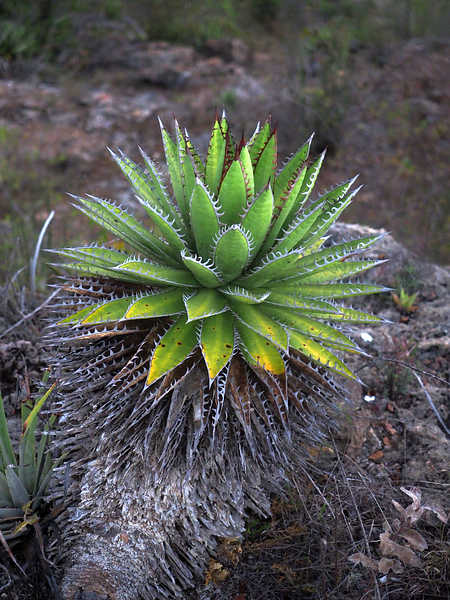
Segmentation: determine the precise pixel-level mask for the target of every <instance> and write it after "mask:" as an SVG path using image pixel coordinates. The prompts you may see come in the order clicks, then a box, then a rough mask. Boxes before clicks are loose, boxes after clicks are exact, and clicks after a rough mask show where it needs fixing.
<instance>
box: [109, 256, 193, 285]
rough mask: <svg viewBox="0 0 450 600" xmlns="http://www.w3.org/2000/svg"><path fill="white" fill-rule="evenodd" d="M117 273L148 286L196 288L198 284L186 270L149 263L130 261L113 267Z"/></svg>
mask: <svg viewBox="0 0 450 600" xmlns="http://www.w3.org/2000/svg"><path fill="white" fill-rule="evenodd" d="M115 271H116V272H117V273H122V272H123V273H130V274H132V275H133V276H134V277H135V278H136V279H139V280H140V281H142V282H143V283H146V284H148V285H152V284H156V285H159V284H163V285H175V286H181V287H184V286H186V287H197V286H198V282H197V281H196V280H195V279H194V277H193V276H192V274H191V273H189V272H188V271H186V269H176V268H175V267H167V266H165V265H156V264H153V263H151V262H147V261H145V262H144V261H143V260H137V259H130V260H129V261H127V262H124V263H123V264H121V265H118V266H117V267H115Z"/></svg>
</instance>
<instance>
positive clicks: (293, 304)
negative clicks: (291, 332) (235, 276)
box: [253, 286, 338, 313]
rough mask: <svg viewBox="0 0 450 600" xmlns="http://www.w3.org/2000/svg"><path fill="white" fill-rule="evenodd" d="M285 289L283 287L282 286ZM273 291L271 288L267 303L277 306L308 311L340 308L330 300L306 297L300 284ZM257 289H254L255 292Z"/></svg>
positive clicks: (331, 310) (332, 310)
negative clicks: (292, 288)
mask: <svg viewBox="0 0 450 600" xmlns="http://www.w3.org/2000/svg"><path fill="white" fill-rule="evenodd" d="M324 287H326V286H324ZM282 290H283V288H282ZM282 290H280V291H273V290H272V289H271V291H270V293H269V294H268V296H269V297H268V298H267V300H266V304H274V305H276V306H286V307H288V308H297V309H302V311H303V310H307V311H311V312H314V311H319V312H324V311H327V312H328V311H329V312H332V313H333V312H338V308H337V307H336V306H334V305H333V304H330V303H329V302H321V301H320V300H311V298H308V297H305V296H306V294H303V288H302V287H301V286H299V287H298V288H296V289H295V290H289V291H287V292H284V291H282ZM255 291H256V290H253V292H255Z"/></svg>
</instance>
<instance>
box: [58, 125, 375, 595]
mask: <svg viewBox="0 0 450 600" xmlns="http://www.w3.org/2000/svg"><path fill="white" fill-rule="evenodd" d="M161 132H162V140H163V145H164V152H165V158H166V164H167V170H168V177H169V186H168V187H166V185H165V183H164V180H163V177H162V176H161V174H160V172H159V171H158V169H157V166H156V164H155V163H154V162H153V161H152V160H151V159H150V158H149V157H148V156H147V155H146V154H145V153H144V152H143V151H142V150H141V154H142V158H143V162H144V166H138V165H137V164H135V163H134V162H133V161H131V160H130V159H129V158H127V157H126V156H125V155H124V154H123V153H121V152H112V151H110V152H111V155H112V157H113V159H114V160H115V161H116V162H117V164H118V165H119V167H120V169H121V170H122V172H123V173H124V174H125V175H126V177H127V178H128V179H129V181H130V183H131V185H132V187H133V189H134V191H135V193H136V197H137V199H138V201H139V203H140V204H141V205H142V207H143V209H144V210H145V212H146V213H147V216H148V217H149V221H150V223H149V224H144V223H143V222H141V221H140V220H138V219H137V218H135V217H133V216H131V215H130V214H129V212H128V211H127V210H126V209H125V208H123V207H120V206H118V205H116V204H114V203H113V202H111V201H107V200H104V199H100V198H97V197H93V196H87V197H78V196H74V197H73V198H74V200H75V206H76V207H77V208H78V209H79V210H80V211H81V212H82V213H84V214H85V215H86V216H87V217H89V218H90V219H92V220H93V221H95V222H96V223H98V224H99V225H100V226H101V227H103V228H104V229H106V230H107V231H109V232H110V233H111V234H113V236H114V237H115V238H119V242H117V241H115V242H113V243H111V244H110V245H98V244H94V245H90V246H86V247H76V248H65V249H63V250H59V251H58V252H59V254H60V255H61V256H63V257H64V258H65V259H66V262H65V263H64V264H63V268H64V269H65V270H66V271H72V272H74V275H73V276H71V277H70V278H69V279H68V280H66V282H65V283H64V284H63V285H62V286H61V293H60V299H59V301H58V303H57V304H56V305H55V310H56V311H57V312H58V313H59V314H61V313H62V315H61V316H62V317H63V318H61V317H59V321H58V323H57V325H58V327H56V328H55V332H54V334H53V336H54V344H55V346H57V353H56V359H55V363H56V364H55V366H56V368H58V369H62V370H63V371H64V372H65V373H66V375H65V383H64V384H63V385H65V387H66V393H65V396H64V398H62V399H61V401H60V410H62V411H64V412H65V414H66V417H67V421H68V422H69V423H70V424H71V426H70V427H71V428H70V429H69V433H70V435H69V436H68V437H66V443H67V444H68V445H69V446H70V447H71V448H72V449H75V448H76V447H78V449H80V447H84V448H90V449H91V450H90V451H84V461H85V462H84V464H85V465H87V464H88V463H89V460H92V458H93V457H97V458H96V460H97V461H98V460H99V459H98V457H99V456H101V457H102V459H101V461H102V467H101V468H100V470H99V471H98V472H97V474H96V475H95V476H93V475H92V473H91V476H90V479H89V482H90V483H89V484H88V485H87V487H86V489H87V488H89V486H90V488H91V492H92V490H93V489H96V493H95V494H94V492H92V493H91V502H94V500H92V499H93V498H94V497H97V498H98V497H99V496H105V495H108V494H105V486H106V487H108V486H109V485H110V480H108V477H111V476H113V477H114V478H115V481H118V480H119V479H120V477H125V479H123V480H122V481H123V485H124V486H125V487H126V486H129V480H128V479H127V477H129V476H130V475H129V474H130V472H132V471H133V468H134V467H135V473H138V475H136V477H141V473H142V468H144V469H147V471H151V473H152V476H151V478H150V479H151V484H149V483H148V480H147V483H146V485H147V488H148V486H149V485H151V486H152V487H153V488H154V489H159V490H160V492H158V493H160V496H158V501H156V500H155V502H156V503H157V504H158V506H159V505H165V504H164V503H166V502H167V494H166V493H165V492H164V489H165V488H164V485H166V486H167V485H169V484H170V485H173V481H174V480H175V479H176V477H175V476H174V475H173V474H174V469H175V472H176V473H178V476H179V479H180V480H183V481H191V482H192V478H194V479H195V477H196V478H197V479H196V481H197V483H196V484H195V485H196V486H197V490H196V492H195V494H197V496H196V497H197V498H200V499H199V500H198V501H197V503H196V504H195V502H194V501H192V502H194V504H195V506H196V507H197V508H192V507H191V509H192V510H191V509H190V510H191V513H189V514H190V517H189V519H184V520H183V523H184V525H183V527H185V528H186V527H187V525H186V522H187V521H188V520H189V522H191V521H192V522H191V525H190V527H191V529H192V531H191V533H190V534H189V532H187V533H185V540H187V539H189V542H186V547H184V548H183V549H182V550H180V552H181V554H182V556H183V559H182V560H175V559H174V558H173V557H172V555H171V553H170V552H169V550H166V551H165V553H163V554H164V555H165V557H166V558H165V560H167V561H168V563H169V564H170V566H169V567H167V568H164V569H162V568H161V571H164V573H166V575H164V576H163V575H160V583H159V586H160V587H159V588H155V589H157V590H159V591H155V592H154V593H155V595H154V596H152V595H151V593H150V592H149V593H148V596H145V595H144V597H149V598H150V597H151V598H153V597H160V596H158V594H162V592H161V589H162V588H163V587H164V586H163V584H162V583H161V580H162V579H164V578H165V579H164V580H165V581H166V583H165V584H164V585H166V588H167V589H171V590H172V592H171V593H173V590H174V589H175V588H176V587H177V585H178V586H179V589H181V588H182V587H183V585H187V583H186V581H190V582H191V583H192V580H191V579H190V578H189V577H188V576H187V575H186V562H189V563H190V566H189V568H190V569H191V570H194V571H195V570H196V567H195V563H196V561H198V555H199V554H201V552H202V551H204V546H208V544H209V542H208V541H205V539H209V538H210V537H211V534H217V535H225V534H227V533H228V534H230V535H231V534H233V532H234V534H235V533H236V530H238V531H239V528H240V527H241V525H242V515H243V510H244V508H245V507H246V506H251V507H253V508H254V509H256V510H261V511H263V512H267V511H268V510H270V508H269V503H268V499H267V495H264V494H263V493H262V492H261V491H260V488H261V489H262V488H264V489H268V486H267V485H266V483H265V482H267V481H271V482H272V484H273V485H272V488H271V489H273V487H274V486H275V487H276V486H277V485H280V482H282V481H286V480H289V470H290V469H291V468H296V466H297V465H299V464H301V457H302V456H303V455H304V454H305V451H306V447H307V445H310V444H312V443H314V442H317V441H320V440H321V439H322V437H321V436H322V431H321V429H323V428H324V427H328V425H329V419H328V417H329V415H330V413H331V412H332V411H333V410H334V408H335V406H336V397H339V398H341V397H342V396H343V395H344V392H343V391H342V389H341V388H340V386H339V385H338V384H337V383H336V382H334V380H333V379H332V377H331V374H332V373H336V374H338V375H342V376H344V377H347V378H355V375H354V374H353V373H352V372H351V370H350V369H349V368H348V367H347V366H346V364H345V363H344V362H343V360H342V357H341V356H340V354H341V353H342V352H359V351H360V350H359V348H358V346H357V344H356V343H355V342H354V341H353V340H352V339H351V337H349V335H348V333H347V332H345V331H344V330H343V327H345V326H347V325H348V324H352V323H371V324H373V323H376V322H378V321H379V320H380V319H378V318H377V317H376V316H374V315H372V314H368V313H365V312H362V311H360V310H356V309H354V308H351V307H350V306H348V305H347V304H343V303H340V302H339V300H341V299H347V298H352V297H354V296H358V295H361V294H372V293H375V292H380V291H383V290H384V289H385V288H382V287H380V286H377V285H373V284H369V283H359V282H343V280H345V279H348V278H351V277H355V276H357V275H359V274H361V273H363V272H364V271H366V270H367V269H369V268H371V267H374V266H376V265H378V264H380V262H382V261H376V260H369V259H363V258H361V254H362V253H363V252H364V251H365V250H367V249H368V248H370V247H371V246H372V244H374V243H375V242H376V241H377V240H378V239H379V237H380V236H379V235H371V236H368V237H364V238H361V239H356V240H351V241H345V242H342V243H338V244H334V245H327V244H326V242H327V240H328V236H327V235H326V234H327V231H328V229H329V227H330V225H331V224H332V223H333V222H334V221H335V220H336V219H337V218H338V217H339V215H340V214H341V213H342V211H343V210H344V209H345V208H346V207H347V206H348V205H349V204H350V203H351V201H352V199H353V198H354V197H355V195H356V193H357V192H358V190H359V189H360V188H359V187H358V188H352V186H353V184H354V182H355V180H356V177H354V178H352V179H349V180H348V181H346V182H344V183H342V184H341V185H338V186H337V187H335V188H334V189H332V190H331V191H328V192H326V193H325V194H323V195H321V196H319V197H318V198H316V199H314V200H311V199H310V198H311V194H312V190H313V187H314V184H315V182H316V179H317V177H318V174H319V171H320V168H321V165H322V162H323V159H324V155H325V153H322V154H321V155H320V156H319V157H318V158H317V159H316V160H315V161H309V160H308V157H309V151H310V145H311V138H310V139H309V140H308V141H307V142H306V143H305V144H304V145H303V146H301V148H300V149H299V150H298V151H297V152H296V153H295V154H294V155H293V156H292V157H291V158H290V159H289V160H288V161H287V162H286V164H285V165H283V166H282V168H281V169H279V170H277V134H276V131H275V130H274V129H273V128H272V126H271V123H270V120H268V121H266V122H265V123H264V125H263V126H262V127H257V129H256V131H255V133H254V134H253V135H252V136H251V138H250V139H249V140H248V141H246V140H245V139H241V140H240V142H239V143H237V144H236V143H235V142H234V141H233V138H232V135H231V132H230V129H229V125H228V122H227V119H226V117H225V115H223V116H222V117H216V119H215V122H214V126H213V129H212V133H211V137H210V141H209V146H208V151H207V156H206V160H205V162H203V161H202V159H201V158H200V155H199V153H198V152H197V151H196V149H195V148H194V145H193V143H192V141H191V140H190V138H189V136H188V134H187V132H186V131H182V130H181V129H180V127H179V125H178V123H177V122H176V121H175V137H174V138H172V137H171V136H170V135H169V133H168V132H167V130H166V129H165V128H164V126H163V125H162V124H161ZM120 240H121V242H120ZM122 242H123V243H122ZM58 266H61V264H59V265H58ZM62 328H63V329H62ZM94 432H95V433H94ZM66 434H67V432H66ZM78 456H80V452H78ZM198 461H199V462H198ZM211 461H212V462H211ZM82 462H83V461H81V462H80V463H79V464H81V463H82ZM197 462H198V464H197ZM89 464H90V465H91V464H93V463H89ZM137 465H139V468H138V467H137ZM142 465H144V467H142ZM211 465H215V466H214V467H213V466H211ZM224 465H225V466H226V472H227V477H226V479H227V482H225V481H223V482H222V483H221V484H220V485H218V484H217V487H216V488H215V489H216V492H217V493H216V494H215V495H214V494H213V493H212V492H211V489H213V488H214V485H216V484H213V483H212V481H214V477H216V476H217V478H220V477H219V475H218V473H219V470H220V469H223V468H225V467H224ZM139 469H140V470H139ZM195 469H197V471H195ZM208 469H210V470H211V469H212V471H211V472H209V471H208ZM194 471H195V472H196V473H197V474H196V475H195V477H194V475H192V473H194ZM120 473H123V475H120ZM208 473H209V474H208ZM211 473H215V475H211ZM125 474H127V475H125ZM174 477H175V479H174ZM186 478H187V479H186ZM100 480H101V481H102V482H103V483H102V484H100V483H98V482H99V481H100ZM125 480H126V483H125ZM200 480H201V483H199V481H200ZM252 480H253V481H252ZM245 481H246V482H247V484H248V485H247V484H245V485H244V483H243V482H245ZM258 481H259V482H260V483H258ZM233 482H235V484H236V485H234V484H233ZM102 485H103V486H104V487H103V489H100V488H101V486H102ZM195 485H194V486H193V487H194V488H195ZM158 486H160V487H159V488H158ZM258 486H259V488H258ZM269 487H270V486H269ZM200 488H202V489H203V492H202V493H203V497H202V493H200V491H199V489H200ZM236 489H241V490H242V489H243V491H241V492H239V493H240V494H241V500H240V508H239V509H238V511H237V513H238V515H237V517H236V515H235V517H233V518H234V519H235V520H234V521H233V519H232V518H231V517H230V519H231V521H230V519H228V517H227V518H225V517H223V514H224V513H222V514H220V515H217V514H216V512H215V511H217V510H218V509H217V505H219V504H220V503H221V502H222V503H224V504H227V503H228V506H236V503H237V500H236V497H237V496H239V493H238V492H236ZM258 490H259V491H258ZM119 493H120V492H119ZM180 493H181V492H180ZM155 494H156V492H155ZM183 494H184V498H185V499H184V500H183V501H184V502H186V492H185V491H183ZM86 497H87V496H86V495H85V500H84V501H83V502H84V505H85V510H86V513H85V514H88V513H89V515H90V516H92V510H95V509H93V508H92V507H93V506H95V505H94V504H92V505H90V504H89V501H88V500H86ZM201 498H202V499H201ZM213 498H215V500H214V499H213ZM242 498H245V500H242ZM147 500H148V498H147ZM121 502H122V503H121ZM133 502H134V500H133V501H131V500H130V502H129V503H128V504H127V506H128V509H127V510H129V506H130V504H132V503H133ZM174 502H175V501H174ZM177 502H181V500H180V498H178V499H177ZM119 505H120V506H121V508H120V509H119V510H123V501H120V502H119V504H118V506H119ZM201 506H203V508H202V509H201V510H203V513H204V512H205V511H206V512H207V513H208V509H207V508H205V507H207V506H210V512H211V513H214V514H216V516H215V517H214V518H212V517H211V515H210V514H209V513H208V514H209V517H208V519H206V517H205V516H204V514H203V517H202V518H197V517H196V518H193V517H192V514H194V513H195V511H197V510H200V508H199V507H201ZM242 507H244V508H242ZM171 511H172V512H173V510H172V508H171V509H170V510H169V508H167V511H166V513H167V514H172V512H171ZM102 514H103V513H102ZM195 514H196V513H195ZM102 518H103V517H102ZM164 518H168V517H167V515H166V514H165V516H164ZM221 519H222V521H221ZM227 519H228V520H227ZM239 519H240V520H239ZM225 521H227V523H228V525H227V526H225V525H224V524H223V523H224V522H225ZM230 522H233V523H234V525H233V526H231V525H230ZM198 523H202V525H201V527H202V528H203V533H202V536H203V541H202V540H198V538H199V529H198V528H199V524H198ZM205 523H207V525H205ZM122 526H123V525H122ZM158 527H159V529H160V530H161V536H162V537H164V536H165V537H166V538H167V536H168V535H169V534H168V533H167V532H168V531H169V530H170V528H171V527H172V528H174V531H175V525H174V524H173V523H172V524H171V525H168V524H167V523H166V524H165V525H164V526H163V525H161V523H160V524H159V526H157V525H155V524H153V530H154V531H155V530H157V529H158ZM178 529H179V528H178ZM206 530H207V531H206ZM177 531H178V530H177ZM89 535H90V534H89ZM174 535H175V533H174ZM176 535H177V536H179V533H177V534H176ZM208 536H209V538H208ZM155 537H157V536H156V534H155ZM200 537H201V536H200ZM196 540H197V541H196ZM180 544H181V543H180V542H177V546H178V547H180ZM195 544H197V548H196V550H195V551H194V550H193V549H192V548H193V546H195ZM202 544H203V546H202ZM181 545H182V544H181ZM212 545H213V544H212V543H211V546H212ZM188 546H189V548H188ZM200 547H202V548H203V550H201V549H200ZM98 548H99V546H98V545H97V546H96V552H97V553H98V552H100V550H99V549H98ZM86 552H87V551H86ZM155 553H156V554H158V553H159V554H158V556H159V560H160V562H164V560H163V558H162V557H161V552H160V551H159V550H158V552H156V550H155ZM79 554H80V553H79ZM78 558H79V557H78ZM91 559H92V552H91V558H89V559H88V558H86V559H85V564H88V563H89V560H91ZM92 560H93V559H92ZM92 560H91V562H92ZM105 560H106V559H105ZM181 563H184V565H185V566H184V567H182V566H180V565H181ZM89 564H91V563H89ZM102 564H103V563H102ZM198 564H199V565H201V564H202V562H201V560H200V562H199V563H198ZM192 565H194V566H192ZM117 568H118V569H119V568H120V566H117ZM152 568H153V567H152ZM167 572H170V573H171V574H170V576H169V575H167ZM85 579H86V578H85ZM175 580H176V582H177V584H175V583H174V581H175ZM183 582H184V583H183ZM161 586H162V587H161ZM166 588H164V589H166ZM127 589H128V592H127V593H130V592H129V588H127ZM177 589H178V588H177ZM123 593H125V592H123ZM139 593H142V592H139ZM124 597H125V596H124ZM127 597H128V596H127ZM129 597H130V598H131V597H134V596H129ZM136 597H137V596H136Z"/></svg>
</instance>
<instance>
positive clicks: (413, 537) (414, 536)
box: [398, 527, 428, 552]
mask: <svg viewBox="0 0 450 600" xmlns="http://www.w3.org/2000/svg"><path fill="white" fill-rule="evenodd" d="M398 535H399V536H401V537H402V538H403V539H405V540H406V541H407V542H408V544H409V545H410V546H412V547H413V548H414V549H415V550H419V552H422V551H423V550H426V549H427V548H428V544H427V542H426V541H425V539H424V538H423V537H422V535H420V533H419V532H418V531H415V530H414V529H410V528H408V527H402V528H401V529H400V531H399V532H398Z"/></svg>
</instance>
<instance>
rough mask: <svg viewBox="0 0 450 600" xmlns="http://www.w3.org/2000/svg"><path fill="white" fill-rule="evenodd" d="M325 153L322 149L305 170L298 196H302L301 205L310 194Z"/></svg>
mask: <svg viewBox="0 0 450 600" xmlns="http://www.w3.org/2000/svg"><path fill="white" fill-rule="evenodd" d="M325 154H326V150H324V151H323V152H322V154H321V155H320V156H319V158H318V159H317V160H316V161H315V162H314V163H313V164H312V165H311V166H310V167H308V169H307V170H306V174H305V178H304V179H303V183H302V187H301V189H300V196H301V197H302V204H301V206H304V205H305V203H306V201H307V200H308V198H309V196H310V195H311V192H312V190H313V188H314V185H315V183H316V180H317V177H318V175H319V172H320V168H321V167H322V163H323V159H324V158H325Z"/></svg>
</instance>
